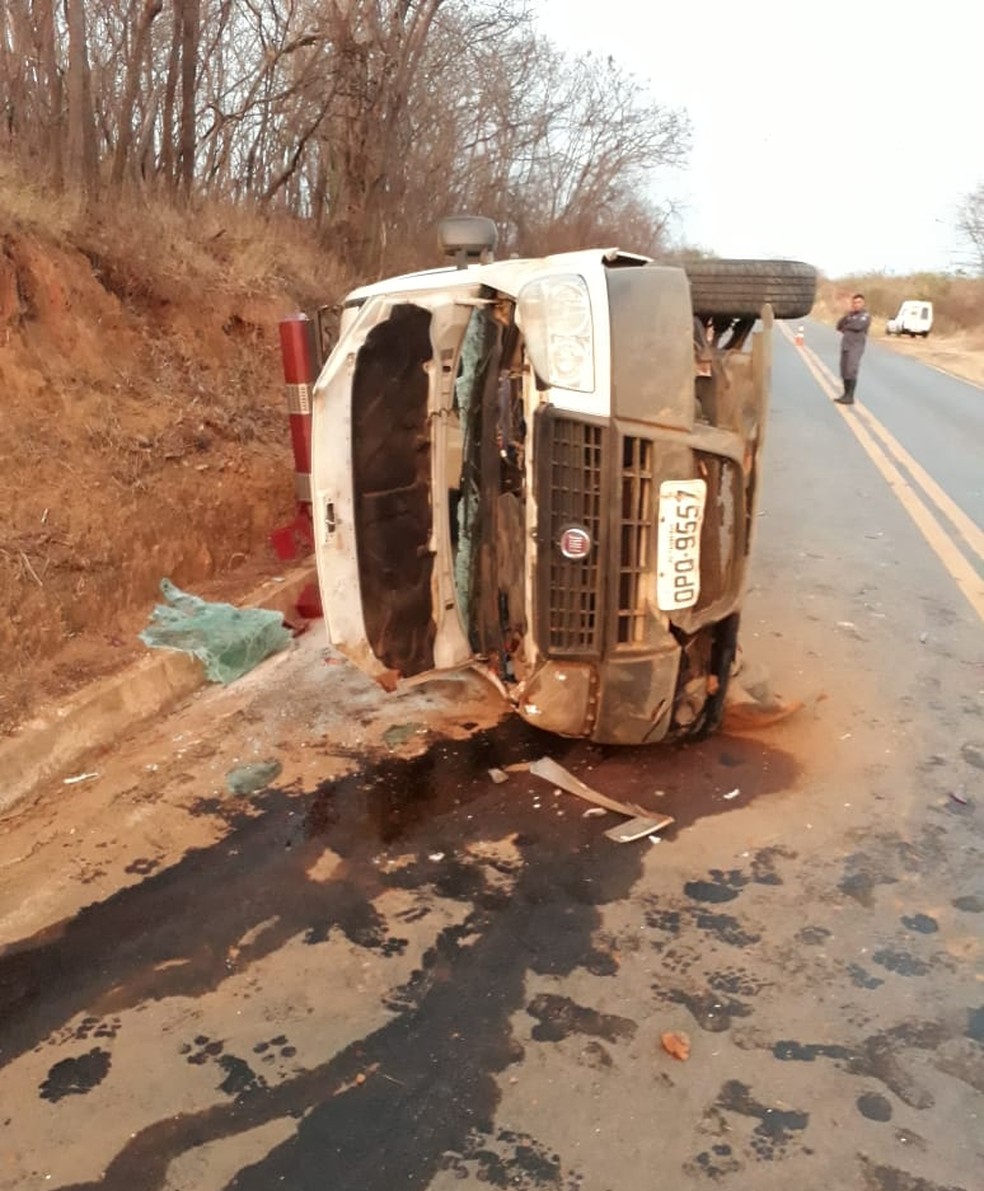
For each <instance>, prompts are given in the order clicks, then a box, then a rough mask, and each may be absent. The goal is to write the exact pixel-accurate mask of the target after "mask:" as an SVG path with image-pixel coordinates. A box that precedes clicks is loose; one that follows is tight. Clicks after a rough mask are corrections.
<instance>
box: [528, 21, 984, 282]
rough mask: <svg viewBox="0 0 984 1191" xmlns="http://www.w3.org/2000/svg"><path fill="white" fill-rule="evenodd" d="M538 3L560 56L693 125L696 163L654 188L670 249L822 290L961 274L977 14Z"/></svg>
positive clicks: (976, 152)
mask: <svg viewBox="0 0 984 1191" xmlns="http://www.w3.org/2000/svg"><path fill="white" fill-rule="evenodd" d="M534 6H535V8H536V9H537V11H539V13H540V14H541V17H540V20H541V27H542V29H543V32H544V33H546V34H547V36H549V37H550V39H551V40H552V41H554V42H556V43H557V44H558V45H561V46H563V47H564V48H565V49H569V50H574V51H583V50H589V49H590V50H592V51H594V52H596V53H600V54H611V55H613V57H615V58H616V59H617V60H618V61H619V63H621V65H622V66H623V67H624V68H625V69H627V70H630V71H632V72H633V73H635V74H636V75H638V76H640V78H643V79H645V80H647V81H648V83H649V85H650V87H651V90H652V92H653V94H654V95H655V97H656V98H657V99H659V100H660V101H661V102H664V103H666V104H668V105H671V106H674V107H682V108H685V109H686V111H687V112H688V114H689V116H690V120H691V123H692V127H693V149H692V152H691V155H690V162H689V165H688V166H687V167H686V168H684V169H682V170H673V171H667V172H666V174H665V175H664V176H662V177H661V180H660V193H661V194H663V195H665V196H667V197H670V198H672V199H674V200H675V201H676V202H677V203H678V204H679V205H680V208H681V210H680V217H679V219H678V221H677V225H676V230H677V235H678V238H680V239H683V240H686V242H688V243H692V244H693V243H696V244H699V245H701V246H702V247H704V248H708V249H711V250H713V251H714V252H717V253H718V254H720V255H722V256H773V255H778V256H791V257H796V258H799V259H803V260H808V261H810V263H812V264H815V265H817V266H819V267H820V268H821V269H823V270H824V271H825V272H826V273H828V274H829V275H831V276H840V275H843V274H845V273H848V272H859V271H865V270H878V269H885V270H889V271H894V272H909V271H911V270H917V269H946V268H952V267H955V266H956V265H958V264H959V263H960V261H961V259H966V252H965V251H963V250H962V249H961V246H960V244H959V240H958V236H957V232H956V230H955V227H954V224H955V218H956V207H957V204H958V202H959V200H960V197H961V195H963V194H965V193H966V192H967V191H969V190H971V189H973V188H974V187H975V186H976V185H977V184H978V183H980V182H984V3H982V2H981V0H923V2H918V0H880V2H873V0H853V2H852V3H848V2H844V0H841V2H840V3H824V4H816V3H803V4H797V3H796V0H783V2H782V3H780V2H779V0H750V3H745V4H737V3H734V2H730V3H724V2H723V0H704V3H697V4H691V3H689V2H687V0H675V2H674V3H665V2H664V0H650V2H649V3H648V4H645V3H643V2H641V0H534ZM625 247H631V246H630V245H625Z"/></svg>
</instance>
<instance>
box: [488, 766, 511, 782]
mask: <svg viewBox="0 0 984 1191" xmlns="http://www.w3.org/2000/svg"><path fill="white" fill-rule="evenodd" d="M489 777H490V778H491V779H492V780H493V781H494V782H495V784H496V785H497V786H501V785H502V783H503V782H508V781H509V774H508V773H505V772H503V770H501V769H490V770H489Z"/></svg>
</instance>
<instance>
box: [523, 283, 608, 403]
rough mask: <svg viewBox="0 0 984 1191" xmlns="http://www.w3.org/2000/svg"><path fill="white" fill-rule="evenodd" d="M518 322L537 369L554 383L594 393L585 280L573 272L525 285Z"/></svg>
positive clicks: (557, 385)
mask: <svg viewBox="0 0 984 1191" xmlns="http://www.w3.org/2000/svg"><path fill="white" fill-rule="evenodd" d="M518 321H519V324H520V326H521V327H522V328H523V334H524V335H525V337H526V350H527V352H528V353H529V357H530V359H531V360H532V361H533V367H534V368H535V369H536V371H537V372H538V373H539V375H540V376H541V377H542V379H543V380H544V381H545V382H546V383H547V384H548V385H551V386H555V387H556V388H559V389H573V390H575V391H576V392H578V393H592V392H594V341H593V336H592V329H591V299H590V298H589V297H588V287H587V284H586V283H585V280H584V278H583V277H579V276H578V275H577V274H576V273H569V274H564V275H562V276H558V277H545V278H542V279H541V280H539V281H531V282H530V283H529V284H528V285H524V286H523V288H522V289H521V290H520V292H519V311H518Z"/></svg>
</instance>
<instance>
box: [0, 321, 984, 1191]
mask: <svg viewBox="0 0 984 1191" xmlns="http://www.w3.org/2000/svg"><path fill="white" fill-rule="evenodd" d="M808 335H809V342H808V343H807V345H806V349H805V350H800V349H797V348H796V347H794V346H793V344H792V343H791V342H790V341H788V340H787V339H785V338H782V337H779V339H778V342H777V344H776V359H775V369H774V389H775V396H774V401H773V412H772V418H771V423H770V429H769V439H768V445H767V450H766V464H765V480H764V491H763V500H762V508H761V515H760V517H759V522H758V534H757V541H756V544H755V560H754V567H753V575H752V583H751V588H750V591H749V596H748V601H747V606H746V614H745V617H744V620H743V650H744V656H745V659H746V674H745V679H746V681H748V682H752V681H753V680H754V678H755V677H761V676H762V675H763V674H764V673H768V675H769V676H770V681H771V684H772V686H773V687H774V688H777V689H778V690H780V691H781V692H782V693H783V694H784V695H786V696H788V697H790V698H798V699H801V700H803V701H804V703H805V706H804V708H803V710H801V711H800V712H799V713H798V714H796V715H794V716H792V717H791V718H788V719H786V720H784V721H782V722H779V723H776V724H774V725H771V726H768V727H765V728H759V730H757V731H755V732H754V733H747V732H743V731H742V729H741V725H740V724H737V725H735V724H733V725H732V728H731V730H730V731H729V732H727V733H724V734H721V735H719V736H717V737H715V738H714V739H712V740H710V741H707V742H705V743H703V744H701V745H697V746H691V747H688V748H684V749H677V750H661V749H646V750H633V751H631V752H626V751H618V750H610V749H597V748H593V747H590V746H587V745H584V744H581V743H570V742H561V741H557V740H552V739H550V738H547V737H544V736H538V735H537V734H536V733H534V732H532V731H531V730H529V729H527V728H525V727H523V726H522V725H520V724H519V723H518V722H517V721H516V720H515V719H512V718H506V719H502V720H500V715H501V707H500V706H499V705H498V703H497V702H496V699H495V697H494V696H491V695H489V693H488V692H487V691H486V689H485V687H484V686H483V685H482V684H481V683H480V682H479V681H478V680H477V679H474V678H468V677H465V678H460V679H455V680H450V679H444V680H441V681H439V682H437V683H432V684H426V685H424V686H421V687H418V688H416V689H414V690H411V691H408V692H406V693H403V694H400V695H397V696H383V695H382V694H381V693H380V692H379V691H378V690H377V689H376V688H375V687H373V686H372V685H371V684H369V683H368V682H366V681H365V680H363V679H362V677H361V676H360V675H359V674H358V673H356V672H355V671H353V670H352V669H351V668H350V667H348V666H347V665H344V664H342V663H341V662H340V660H339V659H338V658H337V657H336V656H335V655H334V654H333V653H332V651H330V650H327V649H325V648H324V646H323V641H321V640H319V638H318V635H317V634H316V633H311V634H309V635H308V636H307V637H306V638H302V639H301V640H300V643H299V645H298V648H297V649H296V650H294V651H293V652H291V653H289V654H286V655H282V656H280V657H279V658H276V659H274V660H273V661H271V662H270V663H268V664H267V665H265V666H264V667H262V668H261V669H260V670H258V671H256V672H254V673H253V674H252V675H250V676H248V677H247V678H246V679H245V680H243V681H242V682H241V683H239V684H236V685H235V686H233V687H232V688H229V689H228V690H224V691H218V690H210V691H208V692H206V693H204V694H203V695H201V696H199V697H198V698H196V699H194V700H193V701H192V702H191V703H190V704H189V706H188V707H187V708H186V709H185V710H183V711H182V712H180V713H179V714H178V715H176V716H175V717H172V718H171V719H169V720H168V721H167V722H165V723H162V724H159V725H157V726H156V727H154V728H153V729H151V730H148V731H147V732H145V733H144V734H142V735H141V736H140V738H139V739H135V740H132V741H130V742H129V743H127V744H126V745H124V746H123V747H121V748H120V749H119V750H117V751H116V752H115V753H114V754H113V755H112V756H109V757H105V758H102V759H100V760H99V761H98V762H97V763H96V764H94V765H93V767H92V768H93V770H95V771H97V773H98V776H96V777H94V778H91V779H89V780H87V781H84V782H80V783H78V784H76V785H73V786H63V785H61V784H53V785H52V787H51V788H50V789H49V790H47V791H46V792H45V794H44V795H43V796H42V797H41V798H40V799H39V800H38V801H37V802H36V803H35V804H34V805H32V806H30V807H27V808H23V809H22V810H21V811H20V812H19V813H18V814H17V815H16V816H14V817H12V818H9V819H7V820H5V821H4V822H3V824H2V833H0V940H2V942H3V943H5V944H6V947H5V950H4V951H3V952H2V954H0V1061H2V1063H3V1069H2V1071H0V1187H3V1188H11V1189H13V1188H16V1189H17V1191H34V1189H36V1188H62V1189H65V1188H69V1187H72V1188H83V1187H84V1188H97V1187H98V1188H113V1189H117V1191H145V1189H146V1191H150V1189H152V1188H153V1189H158V1188H166V1189H168V1191H191V1189H192V1188H194V1189H195V1191H223V1189H228V1191H232V1189H236V1191H270V1189H273V1188H279V1187H286V1188H289V1189H290V1191H315V1189H318V1191H321V1189H324V1188H332V1189H336V1188H337V1189H339V1191H391V1189H392V1188H395V1187H401V1188H402V1187H406V1188H414V1189H420V1191H423V1189H425V1188H430V1189H431V1191H450V1188H452V1187H461V1186H466V1187H467V1186H476V1187H477V1186H492V1187H499V1188H512V1187H518V1188H560V1189H563V1191H572V1189H574V1188H578V1189H584V1191H652V1189H653V1188H656V1187H660V1188H669V1189H671V1191H672V1189H676V1188H681V1189H690V1188H700V1187H705V1186H717V1187H723V1188H733V1189H736V1191H746V1189H748V1191H751V1189H754V1191H771V1189H776V1191H778V1189H780V1188H781V1189H782V1191H787V1189H788V1187H789V1186H791V1185H792V1186H799V1187H803V1188H809V1189H812V1188H818V1189H819V1188H835V1187H836V1188H844V1189H847V1188H859V1189H861V1191H954V1189H962V1191H977V1189H978V1188H980V1187H981V1186H982V1177H981V1171H982V1170H984V1128H982V1121H984V993H982V989H981V984H980V974H981V923H982V922H984V919H982V917H981V915H982V913H984V878H982V872H984V867H982V828H981V815H982V801H984V799H982V780H984V773H982V767H984V727H982V714H981V713H982V705H984V632H982V616H984V611H982V608H984V604H981V603H979V602H978V601H979V599H980V568H981V559H980V557H979V555H976V554H975V549H974V543H975V541H976V538H974V536H973V532H969V533H968V526H969V530H970V531H973V530H974V529H976V530H977V531H978V532H979V530H980V526H981V521H982V516H981V512H982V505H981V499H982V497H981V483H982V480H981V474H980V472H981V469H980V460H981V459H982V458H984V430H982V410H984V406H982V402H984V393H982V392H981V391H980V390H977V389H974V388H973V387H971V386H961V385H958V384H956V382H953V381H951V380H950V379H949V378H946V377H943V376H942V375H941V374H939V373H936V372H932V371H930V370H925V371H924V370H922V369H920V368H919V367H918V366H916V365H914V364H913V363H911V362H909V361H905V360H901V359H898V358H895V357H892V356H889V355H888V354H887V353H886V352H885V351H884V350H883V349H878V350H877V351H876V350H875V345H873V346H872V350H871V352H870V354H869V356H868V357H867V358H866V360H865V364H864V372H863V374H862V380H861V383H860V384H859V387H858V391H859V395H860V397H861V399H862V402H863V405H862V406H861V408H859V409H857V408H856V409H854V410H842V409H841V408H839V407H837V406H835V405H832V404H830V402H829V395H828V394H825V392H824V386H825V385H826V386H828V387H829V381H828V380H827V379H826V377H825V374H824V371H823V369H824V364H825V363H826V366H827V367H828V368H832V369H834V370H836V339H835V338H834V336H833V335H832V334H831V333H830V332H826V331H823V330H822V329H814V328H812V327H810V328H809V330H808ZM879 427H881V430H879ZM886 433H887V435H888V436H889V437H886V436H885V435H886ZM890 439H891V441H894V442H895V443H896V444H897V445H899V446H901V448H902V450H903V454H902V455H900V454H898V452H896V451H894V449H893V448H891V447H890V445H889V440H890ZM873 452H874V453H873ZM904 459H908V460H909V462H908V463H905V462H904ZM975 459H976V460H977V463H978V465H977V468H976V470H975V466H974V464H975ZM920 474H924V475H928V477H929V479H930V485H929V491H927V488H926V487H925V486H924V485H922V484H920V482H919V481H918V479H917V476H918V475H920ZM933 481H935V485H934V483H933ZM948 501H952V502H953V506H952V507H951V506H950V504H948V503H947V502H948ZM920 510H921V511H920ZM961 517H963V520H961ZM975 576H976V579H975ZM975 584H976V586H975ZM544 753H549V754H550V755H552V756H554V757H555V758H556V759H557V760H559V761H560V762H561V763H563V764H564V765H566V766H568V767H569V768H570V769H572V770H573V771H574V772H576V773H577V774H578V775H580V776H581V777H582V778H583V779H585V780H586V781H588V782H590V783H591V784H592V785H594V786H595V787H596V788H598V789H600V790H603V791H605V792H606V793H608V794H611V795H614V796H616V797H621V798H623V799H626V800H629V801H640V802H644V803H646V804H647V805H650V806H652V807H654V808H656V809H659V810H660V811H666V812H668V813H670V814H672V815H674V816H675V818H676V824H675V826H674V827H673V828H672V829H670V830H669V831H668V832H666V838H665V839H664V840H663V842H661V843H660V844H658V845H653V844H651V843H649V842H648V841H645V840H644V841H642V842H640V843H637V844H632V845H623V846H619V845H615V844H613V843H611V842H609V841H608V840H606V839H605V838H604V836H603V834H602V832H603V830H604V829H605V827H606V826H607V825H609V822H608V821H606V819H604V818H602V819H597V818H585V817H583V811H584V806H583V804H582V803H580V802H579V801H577V800H575V799H574V798H572V797H570V796H569V795H566V794H561V793H557V792H555V791H554V790H553V788H552V787H551V786H550V785H549V784H545V783H543V782H541V781H539V780H538V779H535V778H533V777H531V776H530V775H529V774H527V773H525V772H524V771H523V770H522V769H518V768H517V769H512V770H510V771H509V778H508V780H507V781H506V782H504V783H502V784H495V783H493V782H492V780H491V779H490V777H489V775H488V769H489V768H490V767H492V766H498V767H503V768H505V767H507V766H509V765H513V764H517V763H520V762H523V761H528V760H531V759H533V758H535V757H537V756H539V755H543V754H544ZM266 759H275V760H277V761H278V762H279V763H280V765H281V766H282V771H281V772H280V774H279V775H278V776H277V777H275V778H273V779H272V780H271V782H270V784H269V785H268V786H267V787H266V788H264V789H262V790H260V791H258V792H256V793H253V794H239V795H237V794H233V793H231V792H230V791H229V789H228V787H227V784H226V774H227V773H228V772H229V771H230V770H231V769H232V768H233V767H234V766H237V765H241V764H242V763H244V762H256V761H261V760H266ZM666 1032H678V1033H679V1032H685V1033H686V1034H688V1035H689V1037H690V1044H691V1049H690V1055H689V1058H687V1059H686V1060H685V1061H681V1060H678V1059H675V1058H673V1057H671V1055H670V1054H668V1053H667V1052H666V1050H665V1049H664V1048H663V1046H662V1045H661V1035H662V1034H664V1033H666Z"/></svg>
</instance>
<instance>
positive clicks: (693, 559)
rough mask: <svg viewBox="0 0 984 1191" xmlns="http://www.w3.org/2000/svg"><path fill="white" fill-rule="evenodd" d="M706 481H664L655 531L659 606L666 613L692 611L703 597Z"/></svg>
mask: <svg viewBox="0 0 984 1191" xmlns="http://www.w3.org/2000/svg"><path fill="white" fill-rule="evenodd" d="M706 503H707V484H706V482H705V481H704V480H664V481H663V483H662V484H660V486H659V522H658V524H657V527H656V603H657V604H658V605H659V607H660V609H661V610H662V611H664V612H673V611H676V610H678V609H681V608H692V607H693V606H694V604H696V603H697V600H698V597H699V596H700V527H701V525H702V524H703V522H704V506H705V504H706Z"/></svg>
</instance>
